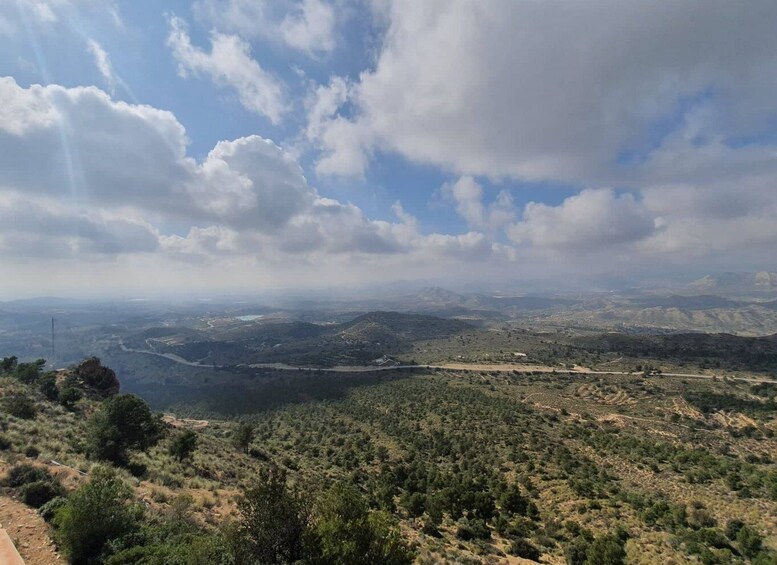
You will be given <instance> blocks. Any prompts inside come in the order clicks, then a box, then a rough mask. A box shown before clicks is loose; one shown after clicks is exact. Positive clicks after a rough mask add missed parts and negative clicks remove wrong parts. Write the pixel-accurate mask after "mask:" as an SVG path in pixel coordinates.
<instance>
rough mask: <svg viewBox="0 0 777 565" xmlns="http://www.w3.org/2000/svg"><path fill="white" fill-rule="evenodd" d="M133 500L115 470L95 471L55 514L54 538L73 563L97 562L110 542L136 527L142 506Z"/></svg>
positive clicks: (129, 491)
mask: <svg viewBox="0 0 777 565" xmlns="http://www.w3.org/2000/svg"><path fill="white" fill-rule="evenodd" d="M131 500H132V491H131V489H130V488H129V487H127V486H126V485H125V484H124V483H123V482H122V481H121V479H119V478H118V477H116V475H115V474H114V473H113V472H112V471H110V470H108V469H104V468H100V467H97V468H95V469H94V470H93V471H92V476H91V479H90V480H89V482H88V483H86V484H85V485H83V486H81V487H80V488H79V489H78V490H76V491H75V492H73V493H72V494H71V495H70V496H69V497H68V498H67V501H66V502H65V503H64V504H63V505H62V506H60V507H59V509H58V510H56V512H55V514H54V520H53V523H54V527H55V530H54V535H55V539H56V541H57V544H58V545H59V547H60V548H61V549H62V551H63V552H64V553H65V555H67V557H68V559H69V560H70V562H71V563H84V564H90V563H97V562H98V560H99V557H100V555H101V553H102V552H103V550H104V548H105V547H106V545H107V544H108V543H109V542H111V541H112V540H118V539H120V538H122V537H124V536H127V535H128V534H130V533H132V532H134V531H136V530H137V528H138V527H139V523H140V522H139V521H140V518H141V516H142V513H143V507H142V506H140V505H138V504H136V503H134V502H131Z"/></svg>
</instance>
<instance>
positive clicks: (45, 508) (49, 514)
mask: <svg viewBox="0 0 777 565" xmlns="http://www.w3.org/2000/svg"><path fill="white" fill-rule="evenodd" d="M65 502H67V499H66V498H65V497H64V496H55V497H54V498H52V499H51V500H49V501H48V502H46V503H45V504H43V505H42V506H41V507H40V508H38V514H40V515H41V517H42V518H43V519H44V520H46V521H47V522H51V521H52V520H53V519H54V515H55V514H56V512H57V510H59V508H60V507H61V506H62V505H64V504H65Z"/></svg>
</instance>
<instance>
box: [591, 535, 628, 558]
mask: <svg viewBox="0 0 777 565" xmlns="http://www.w3.org/2000/svg"><path fill="white" fill-rule="evenodd" d="M623 546H624V540H623V539H621V538H620V537H618V536H616V535H613V534H607V535H604V536H601V537H598V538H596V539H595V540H594V541H593V543H591V545H590V546H588V549H587V550H586V552H585V558H586V559H585V564H586V565H621V564H623V563H625V562H626V550H625V549H624V548H623Z"/></svg>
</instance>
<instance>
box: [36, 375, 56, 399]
mask: <svg viewBox="0 0 777 565" xmlns="http://www.w3.org/2000/svg"><path fill="white" fill-rule="evenodd" d="M38 390H40V392H41V394H43V396H45V397H46V400H51V401H56V400H59V389H58V388H57V378H56V377H55V376H54V373H46V374H44V375H41V377H40V379H38Z"/></svg>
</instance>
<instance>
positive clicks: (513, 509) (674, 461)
mask: <svg viewBox="0 0 777 565" xmlns="http://www.w3.org/2000/svg"><path fill="white" fill-rule="evenodd" d="M381 319H383V321H384V322H385V323H387V324H388V323H390V320H391V317H389V318H388V319H386V318H385V317H382V316H380V315H378V320H381ZM364 321H365V320H361V321H359V322H357V323H356V325H358V324H360V323H362V322H364ZM368 323H371V322H368ZM42 367H43V364H40V363H33V364H19V363H17V362H16V361H15V360H13V359H11V358H6V359H4V360H3V362H2V363H0V407H2V410H3V412H2V419H1V420H0V421H2V431H0V473H1V474H2V487H1V488H2V492H0V521H3V522H4V523H5V522H6V521H7V519H8V517H6V514H4V513H6V512H9V509H13V510H14V512H17V511H18V509H19V507H20V505H21V504H26V505H28V506H29V507H31V508H36V509H37V511H36V512H37V515H36V516H32V517H28V520H35V523H34V524H33V523H31V522H27V525H29V526H34V527H29V528H27V527H25V528H23V529H20V530H18V532H16V535H15V541H16V542H17V543H18V545H19V547H20V550H21V551H22V552H23V555H25V557H27V556H28V554H25V553H24V552H27V551H31V550H33V549H34V548H39V547H43V546H45V547H50V544H51V542H52V541H53V542H54V543H56V546H57V549H58V551H59V553H60V555H62V556H65V557H67V558H68V559H69V561H70V562H75V563H78V562H89V563H93V564H95V565H98V564H104V565H130V564H135V563H144V564H148V565H179V564H181V565H184V564H191V563H208V565H211V564H212V565H232V564H234V563H273V562H275V563H279V562H280V563H287V562H296V563H298V564H299V565H321V564H324V563H353V564H357V563H358V564H364V565H378V564H381V565H382V564H384V563H392V564H396V565H402V564H409V563H411V562H415V563H419V564H420V563H446V562H447V563H471V564H477V563H506V564H509V565H518V564H520V563H525V562H526V561H525V560H529V561H541V562H543V563H553V564H560V563H565V562H567V563H572V564H573V565H582V564H585V563H605V562H606V563H612V564H613V565H621V564H623V563H626V562H629V563H632V562H637V563H639V562H642V563H658V562H674V563H691V562H708V563H731V564H746V563H759V564H760V563H771V562H773V561H774V559H775V557H777V553H776V552H775V549H777V547H775V546H776V545H777V544H775V540H774V538H773V537H772V534H773V531H774V524H773V516H774V515H777V469H775V464H774V461H773V455H772V454H773V453H774V452H775V450H776V449H777V443H776V442H777V440H776V439H775V432H776V431H777V428H776V427H775V426H777V405H775V403H774V398H773V397H774V394H775V392H776V390H775V389H774V388H773V386H772V385H771V384H768V383H766V384H762V385H757V386H756V385H752V384H750V383H747V382H737V381H725V382H724V381H712V380H695V381H693V380H692V381H691V382H686V381H684V380H683V379H679V378H672V377H668V376H664V377H646V376H644V375H628V376H626V375H621V376H610V377H607V376H604V375H586V374H585V373H578V374H566V373H564V372H559V373H558V374H545V375H534V374H531V372H525V373H520V372H513V371H500V372H496V371H482V370H461V371H420V370H418V371H401V372H397V373H395V374H394V375H390V374H387V373H373V374H368V373H362V374H356V375H322V374H316V373H315V372H311V373H307V372H306V373H300V374H298V373H296V372H295V373H286V374H285V375H284V374H281V373H280V372H277V371H271V370H254V371H253V378H248V377H249V375H250V374H251V373H250V372H249V369H247V368H244V369H243V370H244V371H245V372H244V374H245V376H246V378H245V379H244V381H243V383H242V387H234V388H233V389H231V390H230V391H225V390H223V389H222V390H219V388H220V387H218V385H216V384H215V383H214V385H213V386H205V387H203V388H202V389H200V390H199V399H198V397H197V396H196V394H195V393H196V392H197V391H192V395H191V396H190V397H189V398H188V399H187V402H182V399H181V398H180V397H178V398H177V399H176V398H175V396H176V395H175V394H173V395H171V397H170V400H171V401H172V402H178V405H177V417H176V416H173V415H172V414H169V413H168V414H167V415H166V416H165V417H164V419H160V418H159V415H158V414H152V413H151V412H150V411H149V410H148V407H147V406H146V405H145V403H144V402H143V401H142V400H140V399H137V398H136V397H132V396H130V395H124V394H117V393H116V391H115V387H114V386H113V384H114V383H113V381H112V379H111V378H110V376H111V375H112V374H113V371H111V370H110V369H107V368H105V367H102V366H101V365H100V364H99V363H98V362H96V360H94V359H90V360H88V361H87V362H86V363H85V364H82V365H79V366H76V367H72V368H69V369H66V370H63V371H60V372H58V373H47V372H45V371H44V370H43V369H42ZM109 385H110V386H109ZM164 386H165V385H164V384H163V383H160V387H161V388H164ZM68 390H70V391H73V390H75V391H77V394H75V395H74V394H73V393H72V392H66V391H68ZM226 392H229V394H231V395H232V398H231V399H229V398H227V397H226V396H224V397H223V400H224V402H223V403H222V404H221V406H222V407H225V408H231V407H234V406H240V408H241V411H242V413H241V414H240V417H239V418H235V419H231V418H229V417H228V416H227V415H226V414H225V413H221V414H220V413H219V412H218V408H219V403H218V402H216V401H217V400H219V399H218V395H219V394H221V395H225V394H226ZM158 398H159V396H158V395H154V399H157V400H158ZM273 399H274V401H270V400H273ZM200 406H209V407H210V410H211V412H210V414H209V415H208V417H207V420H205V419H203V418H202V417H200V418H199V419H197V420H194V419H190V418H193V417H195V414H196V412H197V410H198V407H200ZM168 408H169V406H168ZM184 416H188V418H187V417H184ZM55 462H56V463H55ZM15 515H18V512H17V514H15ZM9 517H10V516H9ZM87 542H88V543H87ZM602 553H604V554H606V555H608V556H609V557H608V558H607V560H606V561H603V560H601V559H600V557H601V555H602ZM279 555H280V557H278V556H279ZM50 562H54V561H50Z"/></svg>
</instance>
